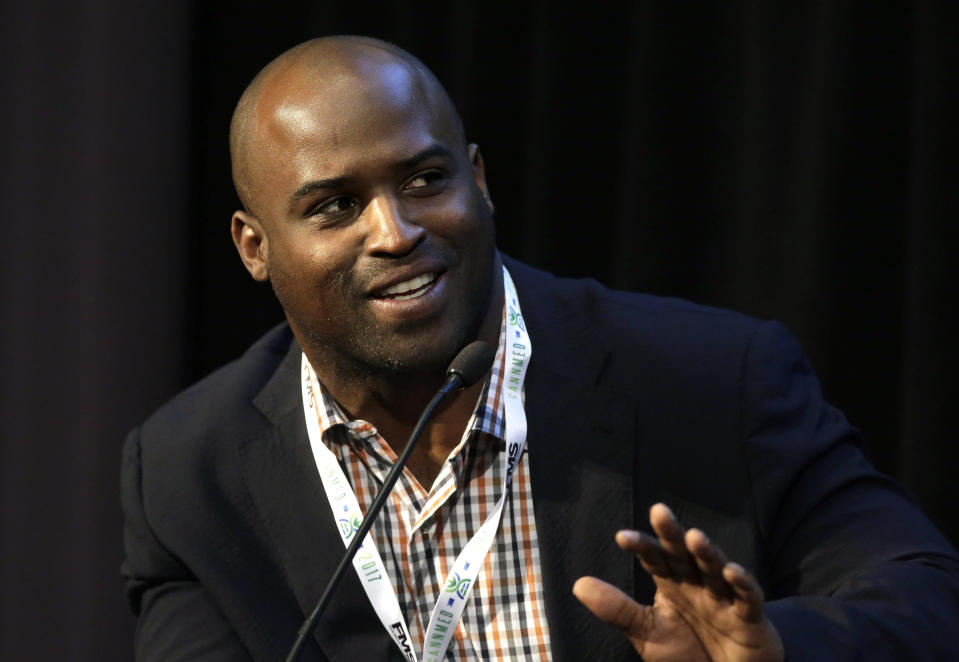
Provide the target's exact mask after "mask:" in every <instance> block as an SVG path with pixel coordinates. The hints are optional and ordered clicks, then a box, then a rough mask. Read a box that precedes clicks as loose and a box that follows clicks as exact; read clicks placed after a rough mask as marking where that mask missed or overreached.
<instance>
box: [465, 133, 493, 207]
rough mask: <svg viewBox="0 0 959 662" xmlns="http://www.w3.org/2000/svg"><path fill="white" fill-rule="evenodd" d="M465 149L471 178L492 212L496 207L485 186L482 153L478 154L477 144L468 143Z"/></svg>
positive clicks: (484, 166)
mask: <svg viewBox="0 0 959 662" xmlns="http://www.w3.org/2000/svg"><path fill="white" fill-rule="evenodd" d="M466 150H467V153H468V154H469V157H470V163H472V164H473V179H474V180H475V181H476V185H477V186H478V187H479V190H480V191H481V192H482V193H483V198H484V199H485V200H486V205H487V206H488V207H489V210H490V213H493V212H495V211H496V208H495V207H494V206H493V201H492V199H490V197H489V187H487V186H486V165H485V164H484V163H483V155H482V154H480V149H479V145H477V144H476V143H470V144H469V145H467V146H466Z"/></svg>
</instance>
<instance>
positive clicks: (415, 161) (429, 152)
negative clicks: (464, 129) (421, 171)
mask: <svg viewBox="0 0 959 662" xmlns="http://www.w3.org/2000/svg"><path fill="white" fill-rule="evenodd" d="M434 156H439V157H442V158H445V159H452V158H453V152H451V151H450V150H449V149H448V148H446V147H445V146H443V145H440V144H439V143H434V144H432V145H430V146H429V147H427V148H426V149H424V150H422V151H420V152H417V153H416V154H414V155H413V156H411V157H409V158H408V159H403V160H402V161H400V162H399V163H397V164H396V168H397V169H398V170H409V169H410V168H415V167H416V166H418V165H419V164H420V163H422V162H423V161H426V160H427V159H431V158H433V157H434Z"/></svg>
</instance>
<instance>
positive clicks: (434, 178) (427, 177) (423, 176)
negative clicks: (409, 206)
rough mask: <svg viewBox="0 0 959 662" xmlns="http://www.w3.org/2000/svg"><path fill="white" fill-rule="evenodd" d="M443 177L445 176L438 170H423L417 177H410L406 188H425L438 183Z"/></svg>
mask: <svg viewBox="0 0 959 662" xmlns="http://www.w3.org/2000/svg"><path fill="white" fill-rule="evenodd" d="M442 178H443V176H442V174H440V173H438V172H423V173H420V174H418V175H416V176H415V177H413V178H412V179H410V180H409V181H408V182H406V186H405V187H404V188H405V189H406V190H407V191H417V190H420V189H425V188H427V187H429V186H432V185H434V184H436V183H437V182H439V181H440V180H441V179H442Z"/></svg>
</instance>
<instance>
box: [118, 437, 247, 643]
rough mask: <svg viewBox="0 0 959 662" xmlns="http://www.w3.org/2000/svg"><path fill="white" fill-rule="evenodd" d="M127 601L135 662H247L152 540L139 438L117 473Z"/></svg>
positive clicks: (207, 602)
mask: <svg viewBox="0 0 959 662" xmlns="http://www.w3.org/2000/svg"><path fill="white" fill-rule="evenodd" d="M121 476H122V478H121V489H122V493H121V495H122V502H123V516H124V529H123V540H124V547H125V558H124V562H123V567H122V573H123V578H124V581H125V584H126V593H127V598H128V600H129V602H130V605H131V607H132V608H133V611H134V612H135V613H136V615H137V627H136V643H135V650H136V660H138V661H139V662H152V661H154V660H156V661H160V660H162V661H163V662H176V661H180V660H182V661H184V662H186V661H190V662H220V661H223V662H226V661H230V662H242V661H244V660H251V658H250V656H249V654H248V653H247V651H246V649H245V648H244V647H243V645H242V644H241V643H240V640H239V639H238V638H237V636H236V634H235V633H234V632H233V630H232V629H231V628H230V626H229V624H228V623H227V622H226V620H225V619H224V617H223V615H222V614H221V612H220V611H219V609H218V608H217V607H216V605H215V604H214V603H213V601H212V600H211V598H210V596H209V595H208V593H207V591H206V590H205V589H204V588H203V586H202V585H200V583H199V582H198V581H197V580H196V578H195V577H193V575H192V574H191V573H190V571H189V569H188V568H186V567H185V566H184V564H183V563H181V562H180V561H179V560H178V559H177V558H176V557H174V556H173V555H172V554H170V553H169V552H168V551H167V550H166V549H165V548H164V547H163V545H162V544H161V543H160V542H159V541H158V540H157V539H156V536H155V535H154V534H153V532H152V530H151V527H150V524H149V522H148V521H147V516H146V512H145V509H144V503H143V493H142V489H141V485H142V467H141V463H140V433H139V430H134V431H133V432H131V433H130V435H129V436H128V437H127V440H126V443H125V445H124V449H123V466H122V470H121Z"/></svg>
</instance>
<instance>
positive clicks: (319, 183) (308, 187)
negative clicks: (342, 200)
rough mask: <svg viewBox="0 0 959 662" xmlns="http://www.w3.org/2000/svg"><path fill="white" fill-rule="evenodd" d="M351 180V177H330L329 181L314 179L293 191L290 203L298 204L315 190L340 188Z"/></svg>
mask: <svg viewBox="0 0 959 662" xmlns="http://www.w3.org/2000/svg"><path fill="white" fill-rule="evenodd" d="M352 179H353V178H352V177H331V178H329V179H316V180H313V181H310V182H306V183H305V184H303V186H301V187H300V188H298V189H296V190H295V191H293V195H291V196H290V202H291V203H295V202H298V201H299V200H302V199H303V198H305V197H306V196H308V195H309V194H310V193H312V192H313V191H316V190H317V189H323V188H340V187H342V186H345V185H347V184H349V183H350V181H352Z"/></svg>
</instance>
